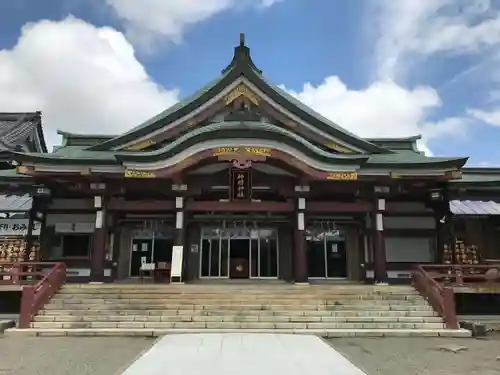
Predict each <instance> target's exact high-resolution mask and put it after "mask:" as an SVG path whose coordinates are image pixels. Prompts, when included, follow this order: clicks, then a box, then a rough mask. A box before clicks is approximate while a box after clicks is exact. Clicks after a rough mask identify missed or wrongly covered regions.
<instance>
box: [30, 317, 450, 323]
mask: <svg viewBox="0 0 500 375" xmlns="http://www.w3.org/2000/svg"><path fill="white" fill-rule="evenodd" d="M34 320H35V322H60V323H64V322H134V321H136V322H190V321H193V322H268V323H269V322H271V323H272V322H292V323H294V322H297V323H301V322H304V323H315V322H318V323H319V322H328V323H442V322H443V320H442V318H441V317H438V316H430V317H413V316H402V317H392V316H389V317H384V316H347V317H338V316H286V315H283V316H279V315H278V316H265V315H262V316H259V315H242V316H240V315H219V316H214V315H211V316H200V315H194V316H192V315H170V316H169V315H156V316H155V315H89V316H78V315H38V316H35V319H34Z"/></svg>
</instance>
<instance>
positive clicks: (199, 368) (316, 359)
mask: <svg viewBox="0 0 500 375" xmlns="http://www.w3.org/2000/svg"><path fill="white" fill-rule="evenodd" d="M199 374H204V375H212V374H213V375H229V374H231V375H234V374H238V375H247V374H248V375H250V374H251V375H281V374H283V375H308V374H314V375H327V374H328V375H366V374H365V373H364V372H363V371H361V370H360V369H359V368H357V367H356V366H354V365H353V364H352V363H351V362H350V361H349V360H347V359H346V358H345V357H344V356H342V355H341V354H340V353H339V352H337V351H336V350H335V349H333V348H332V347H331V346H329V345H328V344H327V343H325V342H324V341H323V340H322V339H320V338H319V337H316V336H309V335H280V334H252V333H227V334H217V333H208V334H179V335H168V336H164V337H163V338H161V339H160V340H159V341H157V343H156V344H155V345H154V346H153V347H152V348H151V349H149V350H148V351H147V352H146V353H144V354H143V355H142V356H141V357H140V358H139V359H137V361H135V362H134V363H133V364H132V365H131V366H130V367H129V368H128V369H127V370H125V372H123V374H122V375H199Z"/></svg>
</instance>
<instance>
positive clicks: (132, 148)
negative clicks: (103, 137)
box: [125, 139, 156, 151]
mask: <svg viewBox="0 0 500 375" xmlns="http://www.w3.org/2000/svg"><path fill="white" fill-rule="evenodd" d="M155 143H156V142H155V141H153V140H151V139H149V140H147V141H143V142H139V143H136V144H135V145H132V146H128V147H125V150H126V151H140V150H144V149H145V148H146V147H149V146H151V145H154V144H155Z"/></svg>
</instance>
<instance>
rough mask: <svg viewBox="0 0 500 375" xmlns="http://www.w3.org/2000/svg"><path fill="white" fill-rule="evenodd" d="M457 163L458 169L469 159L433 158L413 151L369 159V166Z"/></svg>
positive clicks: (371, 156) (378, 155) (373, 156)
mask: <svg viewBox="0 0 500 375" xmlns="http://www.w3.org/2000/svg"><path fill="white" fill-rule="evenodd" d="M453 162H456V163H457V164H459V165H457V167H461V166H463V165H464V164H465V163H466V162H467V158H444V157H433V156H425V155H422V154H420V153H417V152H412V151H406V152H405V151H402V152H395V153H393V154H375V155H370V158H369V159H368V164H377V165H379V164H387V165H391V164H420V165H427V164H442V163H453Z"/></svg>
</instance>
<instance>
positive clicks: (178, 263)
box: [170, 246, 184, 278]
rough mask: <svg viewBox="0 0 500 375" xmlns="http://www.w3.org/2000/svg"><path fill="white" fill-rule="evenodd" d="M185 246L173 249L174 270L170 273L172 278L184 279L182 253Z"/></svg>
mask: <svg viewBox="0 0 500 375" xmlns="http://www.w3.org/2000/svg"><path fill="white" fill-rule="evenodd" d="M183 250H184V246H173V247H172V269H171V271H170V275H171V277H179V278H181V277H182V253H183Z"/></svg>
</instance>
